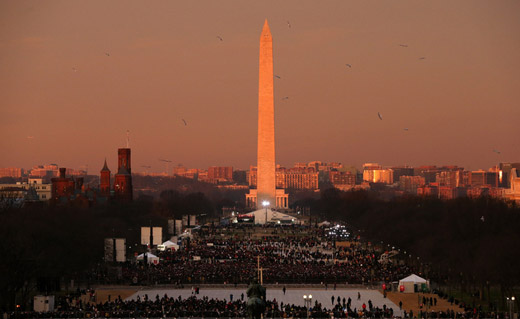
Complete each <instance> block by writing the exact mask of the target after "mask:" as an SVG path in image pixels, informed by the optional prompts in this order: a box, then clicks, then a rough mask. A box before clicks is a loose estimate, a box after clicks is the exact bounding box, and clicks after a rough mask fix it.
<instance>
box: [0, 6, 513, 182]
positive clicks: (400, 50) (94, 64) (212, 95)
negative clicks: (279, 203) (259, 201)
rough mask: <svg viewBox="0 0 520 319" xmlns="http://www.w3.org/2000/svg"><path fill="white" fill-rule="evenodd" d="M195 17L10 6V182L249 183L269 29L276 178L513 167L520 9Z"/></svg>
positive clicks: (193, 13)
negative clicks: (107, 176)
mask: <svg viewBox="0 0 520 319" xmlns="http://www.w3.org/2000/svg"><path fill="white" fill-rule="evenodd" d="M203 5H204V6H205V10H202V9H201V8H200V4H199V5H196V4H191V3H189V2H175V3H172V2H166V3H160V4H157V5H156V6H154V7H150V6H146V5H144V4H141V3H139V2H128V5H123V2H113V3H109V4H105V3H104V2H101V1H92V2H88V3H81V2H80V3H70V2H60V1H49V2H45V3H40V2H36V1H26V2H14V3H13V2H4V3H2V4H0V8H1V10H0V12H1V13H0V17H1V21H3V25H4V28H1V31H0V48H1V52H2V53H1V54H0V67H1V69H3V70H4V71H3V72H2V75H1V76H0V83H1V84H2V85H0V103H1V105H2V107H1V110H0V112H1V114H2V116H0V127H2V134H3V135H4V138H3V139H2V140H1V142H0V150H1V152H2V156H1V158H0V167H11V166H16V167H24V168H29V167H32V166H34V165H37V164H49V163H58V164H59V165H60V166H65V167H74V168H78V167H81V166H84V165H86V164H87V165H88V168H89V172H95V174H98V172H99V170H100V169H101V168H102V167H103V160H104V158H105V157H106V158H107V163H108V166H109V167H116V159H115V157H114V156H112V153H113V149H115V148H117V147H123V146H125V144H126V131H127V130H129V131H130V148H132V157H133V158H132V161H133V162H134V164H133V166H134V170H136V171H144V170H145V169H144V168H142V166H151V169H149V171H153V172H161V171H164V169H165V164H164V162H161V161H159V160H160V159H166V160H171V161H172V163H171V165H170V171H171V167H172V166H173V165H177V164H179V163H182V164H184V165H185V166H186V167H208V166H214V165H215V166H233V167H235V168H240V169H247V168H249V166H250V165H254V164H255V163H256V159H255V157H256V147H257V145H256V138H255V135H256V131H257V127H256V112H257V104H256V103H257V101H258V96H257V88H258V86H257V85H258V82H257V81H258V55H257V52H258V43H257V39H258V25H261V24H262V23H263V21H264V20H265V19H266V18H267V19H268V20H269V24H270V27H271V29H272V30H273V32H275V33H276V43H275V45H274V47H273V50H274V54H275V56H276V59H275V61H274V74H275V78H274V95H275V102H274V103H275V108H276V110H277V111H276V123H275V126H276V131H277V138H276V144H277V146H278V149H277V163H278V164H281V165H282V166H291V165H292V164H293V163H295V162H310V161H312V160H321V161H323V162H332V161H336V162H341V163H343V164H344V165H345V166H348V165H354V166H356V167H358V168H360V167H361V165H362V164H363V163H368V162H377V163H381V164H383V165H385V166H400V165H410V166H419V165H438V166H440V165H448V164H452V165H458V166H462V167H464V168H465V169H468V170H477V169H485V170H486V169H488V168H490V167H492V166H495V165H496V164H498V163H499V162H518V161H519V159H520V147H519V143H518V141H517V138H515V137H517V136H518V133H520V130H519V129H518V120H517V119H518V116H519V115H520V111H519V108H518V101H520V92H518V90H517V87H518V85H519V84H520V79H519V78H518V76H517V74H519V72H520V61H518V59H517V57H518V56H520V43H519V42H518V40H517V39H518V30H520V22H519V21H518V19H516V17H515V14H514V13H515V12H518V9H520V4H519V3H518V2H515V1H503V2H500V3H493V4H490V3H489V2H486V1H461V2H457V3H450V4H449V5H447V4H445V3H417V2H413V1H396V2H392V3H374V4H373V5H370V4H367V3H365V2H363V1H354V2H348V3H344V2H340V1H334V2H330V3H327V4H320V5H317V4H313V3H312V2H307V1H302V2H295V1H287V2H284V3H276V4H275V3H267V4H251V5H245V4H242V3H240V2H234V1H227V2H223V3H218V4H217V3H213V2H203ZM230 8H233V9H234V10H231V9H230ZM237 13H238V14H237Z"/></svg>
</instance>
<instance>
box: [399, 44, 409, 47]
mask: <svg viewBox="0 0 520 319" xmlns="http://www.w3.org/2000/svg"><path fill="white" fill-rule="evenodd" d="M399 46H401V47H403V48H407V47H408V44H399Z"/></svg>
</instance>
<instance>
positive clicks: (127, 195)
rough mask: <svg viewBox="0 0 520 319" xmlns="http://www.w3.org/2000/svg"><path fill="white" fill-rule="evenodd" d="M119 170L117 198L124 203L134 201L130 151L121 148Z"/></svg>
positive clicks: (119, 150) (116, 189)
mask: <svg viewBox="0 0 520 319" xmlns="http://www.w3.org/2000/svg"><path fill="white" fill-rule="evenodd" d="M117 154H118V165H117V166H118V168H117V174H116V176H115V183H114V192H115V197H116V198H117V199H119V200H122V201H131V200H132V197H133V195H132V193H133V188H132V169H131V167H130V149H129V148H120V149H118V150H117Z"/></svg>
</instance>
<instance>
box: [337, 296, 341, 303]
mask: <svg viewBox="0 0 520 319" xmlns="http://www.w3.org/2000/svg"><path fill="white" fill-rule="evenodd" d="M340 304H341V297H340V296H338V305H340Z"/></svg>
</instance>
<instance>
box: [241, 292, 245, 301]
mask: <svg viewBox="0 0 520 319" xmlns="http://www.w3.org/2000/svg"><path fill="white" fill-rule="evenodd" d="M240 299H242V301H244V293H242V294H241V295H240Z"/></svg>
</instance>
